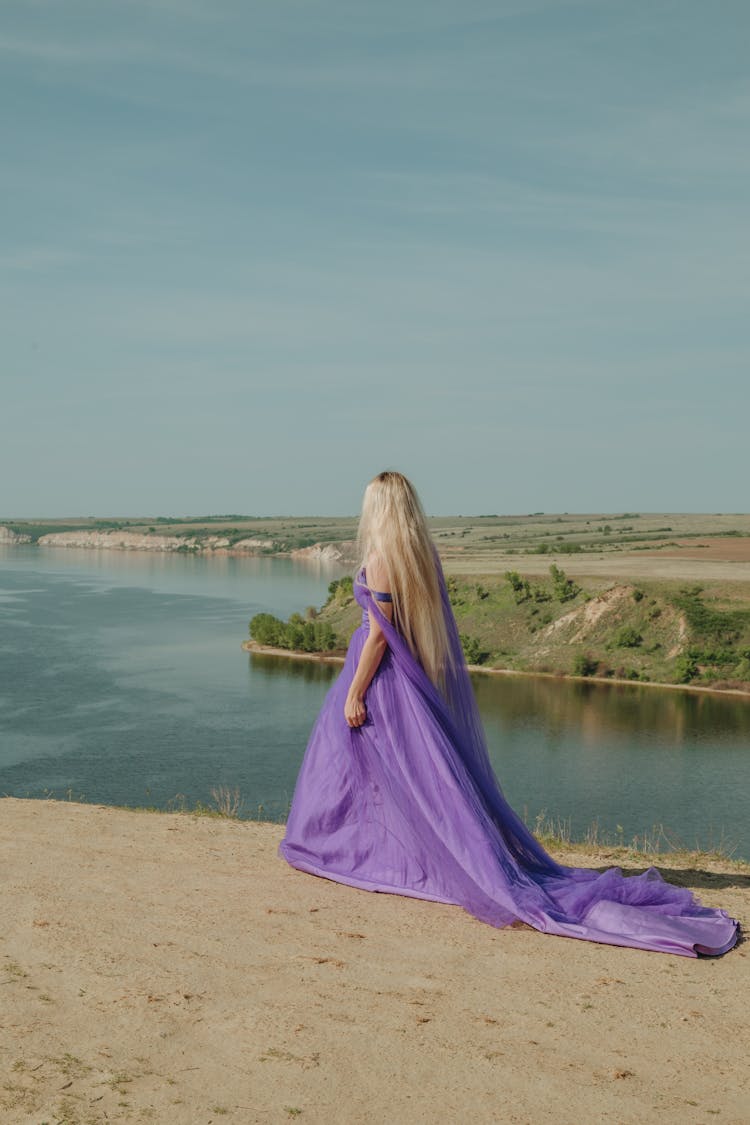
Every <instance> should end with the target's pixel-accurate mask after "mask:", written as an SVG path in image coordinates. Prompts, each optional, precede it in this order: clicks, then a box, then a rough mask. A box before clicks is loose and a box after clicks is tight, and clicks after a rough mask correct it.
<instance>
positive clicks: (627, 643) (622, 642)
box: [612, 625, 643, 648]
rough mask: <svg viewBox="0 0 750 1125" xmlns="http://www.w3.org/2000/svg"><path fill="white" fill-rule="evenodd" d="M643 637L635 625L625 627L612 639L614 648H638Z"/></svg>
mask: <svg viewBox="0 0 750 1125" xmlns="http://www.w3.org/2000/svg"><path fill="white" fill-rule="evenodd" d="M642 643H643V637H642V636H641V634H640V633H639V632H638V630H637V629H636V628H635V627H634V626H633V625H623V626H622V627H621V628H619V629H618V630H617V632H616V633H615V635H614V637H613V638H612V646H613V647H614V648H638V646H639V645H640V644H642Z"/></svg>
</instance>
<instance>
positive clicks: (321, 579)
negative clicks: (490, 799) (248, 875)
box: [0, 547, 750, 858]
mask: <svg viewBox="0 0 750 1125" xmlns="http://www.w3.org/2000/svg"><path fill="white" fill-rule="evenodd" d="M332 576H333V574H332V573H331V572H330V571H327V570H324V569H315V568H314V567H311V566H310V565H309V564H303V563H296V564H295V563H293V562H292V561H290V560H282V559H264V558H258V559H234V558H212V559H205V558H194V557H191V556H189V555H172V554H165V555H151V554H146V553H135V552H134V553H125V552H89V551H76V550H63V549H58V550H43V549H38V548H34V547H16V548H10V547H6V548H1V547H0V794H8V795H13V796H30V797H40V796H44V795H47V794H53V795H55V796H58V797H63V796H66V795H70V796H72V797H74V798H76V799H85V800H89V801H96V802H102V803H105V804H107V803H115V804H129V805H156V806H158V807H169V806H170V804H174V803H175V800H177V801H178V803H179V800H180V799H182V800H184V801H185V802H187V804H188V805H192V804H194V803H195V802H197V801H203V802H205V803H208V804H210V803H211V801H212V796H211V790H212V789H213V788H216V787H218V786H222V785H224V786H228V787H229V788H231V789H235V788H239V790H240V792H241V793H242V796H243V798H244V802H245V805H244V811H245V814H246V815H258V813H259V812H260V815H262V816H265V817H267V818H269V819H283V817H284V815H285V812H286V809H287V808H288V803H289V800H290V798H291V795H292V793H293V790H294V781H295V778H296V774H297V770H298V768H299V764H300V761H301V758H302V753H303V751H304V748H305V744H306V742H307V738H308V735H309V733H310V729H311V727H312V724H313V722H314V719H315V716H316V714H317V712H318V709H319V707H320V704H321V702H322V699H323V696H324V694H325V692H326V690H327V688H328V687H329V685H330V683H331V682H332V680H333V678H334V677H335V676H336V675H337V674H338V667H337V666H329V665H318V664H312V663H309V662H297V661H292V660H287V659H284V658H275V657H258V656H250V655H248V654H247V653H245V652H243V651H242V650H241V648H240V645H241V642H242V641H243V640H244V639H245V637H246V636H247V622H248V620H249V618H250V617H251V616H252V615H253V614H254V613H257V612H260V611H263V610H265V611H268V612H272V613H276V614H278V615H281V616H287V615H288V614H289V613H291V612H292V611H293V610H295V609H304V607H305V606H307V605H319V604H321V603H322V601H323V600H324V599H325V596H326V589H327V586H328V583H329V581H330V580H331V577H332ZM476 690H477V695H478V699H479V704H480V707H481V710H482V715H483V718H484V722H485V726H486V729H487V735H488V741H489V744H490V752H491V754H492V759H493V763H494V766H495V769H496V771H497V774H498V777H499V778H500V781H501V784H502V786H503V789H504V790H505V793H506V796H507V797H508V799H509V800H510V802H511V803H512V804H513V805H514V807H516V808H517V809H518V810H519V811H520V812H524V811H525V812H526V815H527V817H528V820H529V822H530V823H532V824H533V822H534V819H535V817H536V815H537V814H538V813H540V812H541V811H542V810H545V811H546V814H547V816H548V817H551V818H553V819H561V820H566V821H569V823H570V826H571V829H572V832H573V835H574V836H579V835H581V834H582V833H583V832H584V831H585V830H586V829H587V828H588V826H589V825H590V824H591V822H592V821H594V820H598V822H599V825H600V827H601V828H602V830H604V831H609V832H610V833H616V832H617V829H618V826H620V828H621V830H622V836H623V838H624V839H625V840H630V839H631V838H632V837H633V836H634V835H640V834H643V833H644V832H648V831H650V830H651V829H652V827H653V826H654V825H656V824H663V825H664V826H665V828H666V829H667V832H668V833H669V834H670V836H671V838H673V839H674V840H675V842H678V841H679V842H682V843H684V844H685V845H687V846H701V847H705V846H711V845H715V844H717V843H721V842H723V843H724V844H725V845H729V846H730V847H734V849H735V850H734V854H735V855H737V856H738V857H739V856H742V857H744V858H750V834H749V832H748V827H747V824H748V806H749V805H750V798H749V797H748V794H750V704H749V703H748V702H747V701H746V700H742V699H737V698H731V697H726V698H722V697H716V696H710V695H697V694H689V693H682V692H670V691H659V690H657V689H654V688H646V687H643V686H637V685H632V686H631V685H627V686H619V685H606V686H597V685H590V684H578V683H569V682H565V681H556V680H546V679H530V678H521V677H512V678H510V677H486V676H480V677H477V680H476Z"/></svg>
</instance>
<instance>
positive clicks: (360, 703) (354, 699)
mask: <svg viewBox="0 0 750 1125" xmlns="http://www.w3.org/2000/svg"><path fill="white" fill-rule="evenodd" d="M344 718H345V719H346V721H347V723H348V724H349V726H350V727H361V726H362V724H363V723H364V721H365V719H366V718H367V708H366V707H365V704H364V700H363V699H360V698H359V697H358V696H356V695H347V697H346V703H345V704H344Z"/></svg>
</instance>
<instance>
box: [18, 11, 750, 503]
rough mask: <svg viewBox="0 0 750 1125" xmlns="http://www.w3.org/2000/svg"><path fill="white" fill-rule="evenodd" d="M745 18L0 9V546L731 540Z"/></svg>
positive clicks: (739, 343)
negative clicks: (391, 528) (514, 531)
mask: <svg viewBox="0 0 750 1125" xmlns="http://www.w3.org/2000/svg"><path fill="white" fill-rule="evenodd" d="M749 31H750V6H749V5H748V4H747V3H746V2H745V0H737V2H731V0H716V2H715V3H713V4H706V3H704V2H703V0H671V2H664V0H648V2H645V0H626V2H619V0H616V2H609V0H597V2H592V3H568V2H566V0H509V2H507V3H506V2H503V0H494V2H491V3H490V2H473V0H463V2H461V0H399V2H398V3H395V2H392V0H378V2H371V3H369V2H368V3H356V2H348V3H344V2H343V0H342V2H325V0H323V2H320V3H316V2H314V0H299V2H298V0H268V2H267V3H254V2H252V0H243V2H240V0H117V2H115V0H65V2H64V3H61V2H53V0H22V2H19V0H4V2H3V5H2V10H1V11H0V139H1V140H2V152H3V158H2V162H1V164H0V184H1V186H2V199H3V220H2V225H1V227H0V231H1V233H0V309H1V310H2V311H1V312H0V319H1V321H2V353H1V356H2V359H1V361H0V426H1V427H2V428H1V430H0V518H2V517H3V516H5V517H6V518H9V517H13V516H16V517H20V516H24V515H28V516H45V515H48V516H64V515H74V514H81V515H94V514H95V515H104V514H135V513H144V514H152V515H158V514H198V513H207V512H244V513H248V514H272V513H278V514H287V513H299V514H305V513H317V514H339V513H341V514H343V513H353V512H355V511H356V510H357V508H358V506H359V502H360V498H361V493H362V489H363V486H364V484H365V482H366V481H367V480H368V479H369V478H370V477H371V476H372V475H373V474H374V473H375V472H377V471H378V470H380V469H381V468H385V467H389V468H400V469H402V470H403V471H404V472H406V473H408V474H409V475H410V476H411V477H412V479H413V480H414V481H415V483H416V484H417V486H418V488H419V490H420V492H421V493H422V496H423V498H424V500H425V504H426V507H427V508H428V510H429V511H431V512H433V513H436V514H437V513H446V514H447V513H466V514H472V513H481V512H525V511H539V510H542V511H548V512H553V511H596V510H603V511H615V510H630V511H633V510H643V511H660V510H680V511H743V510H744V511H746V510H747V503H748V501H747V489H746V485H745V481H746V478H747V460H748V458H747V445H748V441H747V432H748V419H749V418H750V411H749V410H748V407H750V379H749V377H748V373H749V372H750V362H749V361H750V339H749V329H748V324H749V323H750V316H749V315H748V296H749V295H750V221H749V220H750V192H749V191H748V185H749V184H750V144H749V143H748V139H749V132H748V125H749V124H750V64H748V61H747V44H748V32H749Z"/></svg>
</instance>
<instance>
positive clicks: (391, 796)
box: [279, 562, 738, 957]
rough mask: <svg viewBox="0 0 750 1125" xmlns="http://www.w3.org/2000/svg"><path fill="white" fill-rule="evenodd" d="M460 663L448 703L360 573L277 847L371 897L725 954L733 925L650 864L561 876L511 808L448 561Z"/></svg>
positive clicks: (593, 937) (496, 922)
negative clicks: (372, 667) (354, 692)
mask: <svg viewBox="0 0 750 1125" xmlns="http://www.w3.org/2000/svg"><path fill="white" fill-rule="evenodd" d="M437 567H438V574H439V578H440V585H441V590H442V598H443V609H444V614H445V620H446V624H447V627H448V634H449V640H450V646H451V653H452V656H453V665H452V668H451V670H450V672H449V676H448V683H447V690H446V697H447V700H448V702H447V703H446V699H445V698H444V697H443V696H442V695H441V693H440V692H439V691H438V690H437V688H435V687H434V685H433V684H432V683H431V682H430V680H429V678H428V677H427V675H426V673H425V672H424V670H423V668H422V666H421V664H420V663H419V662H418V661H417V660H415V658H414V657H413V656H412V654H411V652H410V650H409V648H408V645H407V644H406V643H405V641H404V639H403V638H402V637H401V635H400V634H399V633H398V631H397V629H396V628H395V627H394V626H393V625H392V624H391V622H390V621H389V620H388V619H387V618H386V617H385V616H384V614H383V613H382V612H381V610H380V608H379V606H378V603H377V601H376V600H375V599H374V598H373V596H372V594H371V592H370V590H369V589H368V587H367V585H366V582H365V575H364V571H360V573H359V574H358V576H357V578H356V579H355V583H354V594H355V597H356V599H357V602H358V603H359V604H360V605H361V607H362V610H363V615H362V625H361V626H360V627H359V628H358V629H356V630H355V632H354V634H353V636H352V639H351V642H350V645H349V651H348V653H347V657H346V662H345V664H344V667H343V670H342V672H341V674H340V676H339V677H338V678H337V680H336V682H335V683H334V684H333V686H332V687H331V689H330V691H329V693H328V695H327V697H326V699H325V702H324V704H323V707H322V709H321V712H320V714H319V716H318V718H317V721H316V723H315V726H314V728H313V731H312V734H311V736H310V741H309V743H308V746H307V750H306V752H305V756H304V760H303V762H302V766H301V768H300V772H299V776H298V779H297V785H296V788H295V792H294V799H293V801H292V807H291V810H290V813H289V818H288V821H287V826H286V835H285V838H284V840H283V841H282V843H281V845H280V848H279V850H280V853H281V854H282V855H283V856H284V858H285V859H286V860H287V861H288V862H289V863H290V864H291V865H292V866H293V867H296V868H299V869H300V870H301V871H307V872H310V873H311V874H313V875H320V876H323V877H325V878H327V879H334V880H336V881H337V882H340V883H347V884H349V885H351V886H354V887H360V888H364V889H365V890H371V891H383V892H389V893H392V894H399V895H409V896H411V897H413V898H423V899H430V900H433V901H436V902H444V903H454V904H456V905H459V906H462V907H463V908H464V909H465V910H467V911H468V912H469V913H470V914H473V915H474V916H475V917H476V918H479V919H480V920H481V921H483V922H487V923H489V924H490V925H493V926H506V925H508V924H510V923H511V922H514V921H522V922H526V923H527V924H528V925H530V926H533V927H534V929H537V930H541V931H543V932H544V933H549V934H559V935H562V936H566V937H575V938H583V939H586V940H588V941H597V942H604V943H606V944H609V945H626V946H632V947H634V948H639V949H651V950H656V951H660V952H664V953H677V954H681V955H682V956H685V957H695V956H697V955H698V954H699V953H702V954H714V955H717V954H721V953H726V952H727V951H728V950H729V949H731V948H732V946H733V945H734V944H735V942H736V940H737V932H738V923H737V921H736V920H735V919H733V918H731V917H730V916H729V914H727V912H726V911H724V910H719V909H712V908H709V907H705V906H702V905H701V903H700V902H699V900H698V899H697V898H696V896H695V895H694V894H693V893H692V891H690V890H689V889H687V888H685V887H677V886H674V885H673V884H671V883H667V882H665V881H664V879H663V878H662V876H661V875H660V873H659V872H658V870H657V869H656V868H655V867H649V868H648V870H647V871H644V872H643V873H642V874H641V875H633V876H630V877H626V876H624V875H623V873H622V871H621V869H620V868H619V867H612V868H610V869H609V870H607V871H604V872H599V871H593V870H590V869H588V868H582V867H565V866H561V865H560V864H558V863H556V862H555V860H554V859H553V858H552V857H551V856H550V855H549V854H548V853H547V852H546V851H545V850H544V848H543V847H542V845H541V844H540V843H539V841H538V840H537V839H536V838H535V837H534V836H533V835H532V833H531V832H530V831H529V829H528V828H527V827H526V825H525V824H524V823H523V821H522V820H521V819H520V817H519V816H518V815H517V814H516V813H515V812H514V811H513V809H512V808H511V807H510V805H509V804H508V802H507V801H506V800H505V797H504V796H503V793H502V791H501V789H500V786H499V784H498V782H497V779H496V777H495V774H494V771H493V769H492V765H491V762H490V758H489V754H488V752H487V746H486V742H485V738H484V731H483V727H482V723H481V718H480V715H479V710H478V707H477V704H476V700H475V697H474V691H473V689H472V686H471V680H470V678H469V674H468V672H467V670H466V664H465V661H464V658H463V653H462V650H461V642H460V639H459V636H458V630H457V628H456V622H455V618H454V616H453V611H452V609H451V606H450V602H449V599H448V594H447V591H446V588H445V581H444V578H443V574H442V569H441V567H440V563H439V562H437ZM369 610H372V612H373V613H374V614H375V615H376V617H377V620H378V621H379V623H380V625H381V627H382V629H383V631H384V633H385V636H386V639H387V641H388V648H387V650H386V652H385V655H384V656H383V659H382V661H381V663H380V666H379V668H378V670H377V672H376V674H375V676H374V678H373V680H372V683H371V684H370V687H369V688H368V691H367V695H366V699H365V703H366V706H367V720H366V722H365V723H364V725H363V726H362V727H360V728H355V729H352V728H350V727H349V726H348V724H347V722H346V720H345V718H344V701H345V699H346V695H347V692H348V690H349V686H350V684H351V682H352V677H353V676H354V672H355V671H356V668H357V664H358V661H359V657H360V653H361V652H362V646H363V644H364V642H365V640H366V638H367V633H368V628H369V618H368V611H369Z"/></svg>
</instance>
